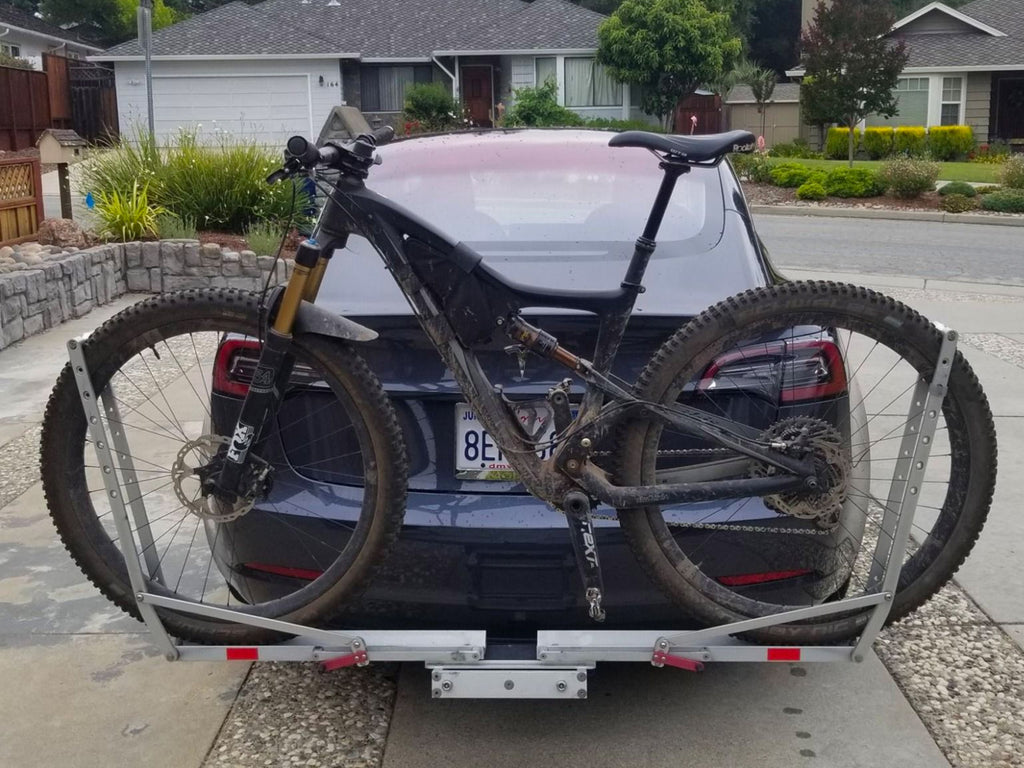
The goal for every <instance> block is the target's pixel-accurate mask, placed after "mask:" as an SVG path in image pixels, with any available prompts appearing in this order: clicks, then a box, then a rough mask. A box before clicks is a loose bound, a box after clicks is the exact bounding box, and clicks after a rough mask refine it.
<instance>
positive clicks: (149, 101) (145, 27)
mask: <svg viewBox="0 0 1024 768" xmlns="http://www.w3.org/2000/svg"><path fill="white" fill-rule="evenodd" d="M136 20H137V21H138V26H139V45H141V46H142V53H143V55H144V56H145V57H146V113H147V117H148V118H149V138H150V139H151V140H152V139H154V138H155V137H156V127H155V125H154V120H153V0H139V10H138V12H137V13H136Z"/></svg>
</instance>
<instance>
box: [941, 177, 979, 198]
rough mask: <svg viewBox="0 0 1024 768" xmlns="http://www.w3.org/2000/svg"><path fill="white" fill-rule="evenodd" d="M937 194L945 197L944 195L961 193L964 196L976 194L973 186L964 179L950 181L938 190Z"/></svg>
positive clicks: (976, 191)
mask: <svg viewBox="0 0 1024 768" xmlns="http://www.w3.org/2000/svg"><path fill="white" fill-rule="evenodd" d="M939 194H940V195H942V196H943V197H945V196H946V195H963V196H964V197H974V196H975V195H977V194H978V190H976V189H975V188H974V187H973V186H971V185H970V184H968V183H967V182H966V181H951V182H950V183H949V184H947V185H946V186H944V187H942V189H940V190H939Z"/></svg>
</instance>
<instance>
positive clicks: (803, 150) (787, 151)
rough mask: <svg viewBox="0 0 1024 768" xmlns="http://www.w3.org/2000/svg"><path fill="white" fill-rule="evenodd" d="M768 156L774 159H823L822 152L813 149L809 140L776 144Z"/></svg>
mask: <svg viewBox="0 0 1024 768" xmlns="http://www.w3.org/2000/svg"><path fill="white" fill-rule="evenodd" d="M768 154H769V155H771V156H772V157H794V158H797V159H800V160H813V159H816V158H819V157H821V153H820V152H815V151H814V150H813V149H811V145H810V144H808V143H807V139H794V140H793V141H791V142H783V143H781V144H776V145H775V146H774V147H772V148H771V149H770V150H768Z"/></svg>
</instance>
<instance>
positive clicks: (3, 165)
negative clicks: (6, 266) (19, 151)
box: [0, 157, 43, 246]
mask: <svg viewBox="0 0 1024 768" xmlns="http://www.w3.org/2000/svg"><path fill="white" fill-rule="evenodd" d="M42 220H43V180H42V177H41V176H40V173H39V160H38V159H36V158H28V157H12V158H9V159H6V160H5V159H3V158H0V246H4V245H10V244H11V243H17V242H21V241H23V240H31V239H32V238H33V237H34V236H35V234H36V233H37V232H38V231H39V223H40V222H41V221H42Z"/></svg>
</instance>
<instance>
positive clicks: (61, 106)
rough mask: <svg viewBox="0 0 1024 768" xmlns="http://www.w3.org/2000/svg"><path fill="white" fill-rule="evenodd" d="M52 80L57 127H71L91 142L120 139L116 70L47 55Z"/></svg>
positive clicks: (51, 94)
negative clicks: (115, 80) (115, 86)
mask: <svg viewBox="0 0 1024 768" xmlns="http://www.w3.org/2000/svg"><path fill="white" fill-rule="evenodd" d="M43 69H44V70H46V75H47V77H48V78H49V81H50V82H49V87H50V111H51V113H52V115H51V117H52V119H53V127H54V128H71V129H73V130H75V131H76V132H77V133H78V135H79V136H81V137H82V138H83V139H85V140H86V141H90V142H105V141H111V140H112V139H116V138H117V136H118V121H117V93H116V90H115V88H114V70H113V69H110V68H108V67H102V66H100V65H98V64H90V63H88V62H85V61H79V60H74V59H66V58H64V57H63V56H56V55H54V54H49V53H44V54H43Z"/></svg>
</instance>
